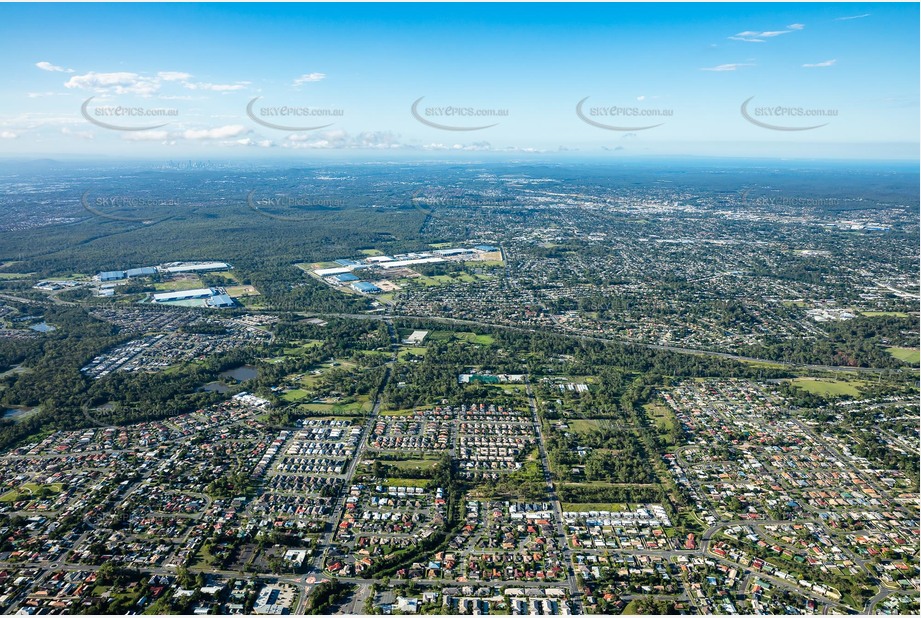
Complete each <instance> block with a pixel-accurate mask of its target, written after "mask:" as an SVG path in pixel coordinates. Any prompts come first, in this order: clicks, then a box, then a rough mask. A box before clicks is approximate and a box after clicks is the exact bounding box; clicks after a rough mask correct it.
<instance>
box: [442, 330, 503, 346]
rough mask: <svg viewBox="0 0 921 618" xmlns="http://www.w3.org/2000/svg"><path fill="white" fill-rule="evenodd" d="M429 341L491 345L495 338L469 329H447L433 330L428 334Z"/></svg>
mask: <svg viewBox="0 0 921 618" xmlns="http://www.w3.org/2000/svg"><path fill="white" fill-rule="evenodd" d="M428 340H429V341H465V342H467V343H475V344H477V345H492V344H493V343H495V339H494V338H493V336H492V335H478V334H476V333H472V332H470V331H460V332H456V333H455V332H451V331H447V330H435V331H431V332H430V333H429V334H428Z"/></svg>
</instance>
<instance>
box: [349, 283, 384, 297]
mask: <svg viewBox="0 0 921 618" xmlns="http://www.w3.org/2000/svg"><path fill="white" fill-rule="evenodd" d="M350 287H351V288H352V289H353V290H355V291H356V292H363V293H365V294H379V293H380V292H382V291H383V290H381V289H380V288H379V287H377V286H376V285H374V284H373V283H368V282H367V281H359V282H358V283H353V284H352V285H351V286H350Z"/></svg>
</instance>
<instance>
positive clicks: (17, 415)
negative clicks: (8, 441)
mask: <svg viewBox="0 0 921 618" xmlns="http://www.w3.org/2000/svg"><path fill="white" fill-rule="evenodd" d="M33 409H34V408H6V409H5V410H4V411H3V416H2V418H3V419H6V420H13V421H18V420H21V419H22V418H23V417H25V416H26V415H28V414H29V412H31V411H32V410H33Z"/></svg>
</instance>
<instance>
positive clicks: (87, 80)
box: [64, 71, 160, 96]
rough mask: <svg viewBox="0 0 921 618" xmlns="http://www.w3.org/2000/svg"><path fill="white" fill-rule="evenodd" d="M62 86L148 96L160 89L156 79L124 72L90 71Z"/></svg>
mask: <svg viewBox="0 0 921 618" xmlns="http://www.w3.org/2000/svg"><path fill="white" fill-rule="evenodd" d="M64 86H65V87H67V88H79V89H81V90H93V91H95V92H99V93H115V94H137V95H141V96H149V95H152V94H154V93H156V92H157V91H158V90H159V89H160V81H159V79H157V78H152V77H144V76H142V75H138V74H137V73H129V72H124V71H123V72H116V73H96V72H95V71H90V72H89V73H86V74H84V75H74V76H73V77H71V78H70V79H69V80H67V82H66V83H65V84H64Z"/></svg>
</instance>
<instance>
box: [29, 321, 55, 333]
mask: <svg viewBox="0 0 921 618" xmlns="http://www.w3.org/2000/svg"><path fill="white" fill-rule="evenodd" d="M29 328H31V329H32V330H37V331H38V332H40V333H50V332H51V331H53V330H57V328H55V327H54V326H52V325H51V324H49V323H48V322H40V323H38V324H33V325H32V326H30V327H29Z"/></svg>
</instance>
